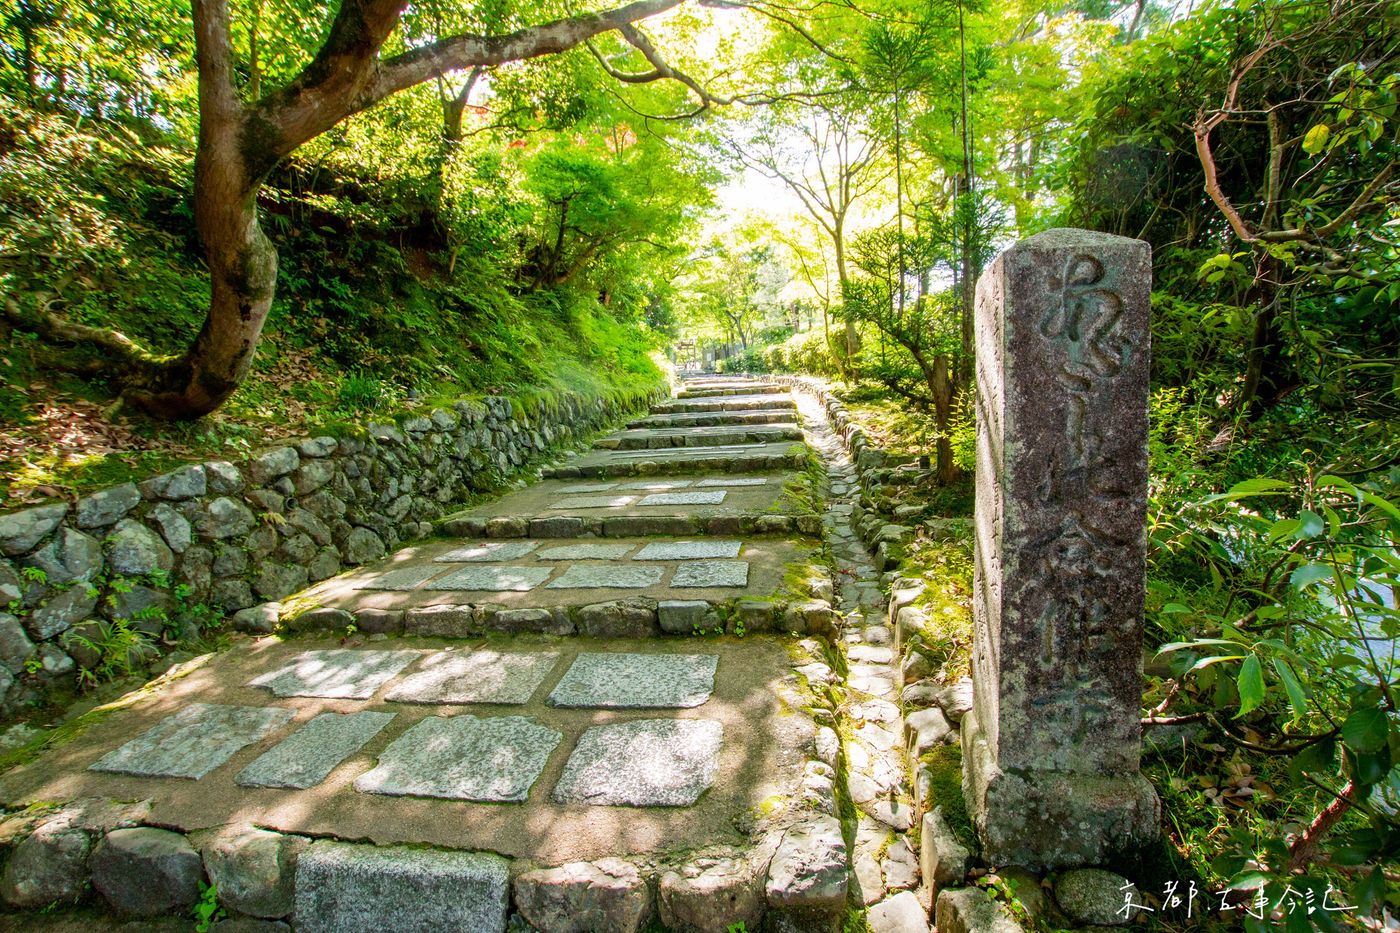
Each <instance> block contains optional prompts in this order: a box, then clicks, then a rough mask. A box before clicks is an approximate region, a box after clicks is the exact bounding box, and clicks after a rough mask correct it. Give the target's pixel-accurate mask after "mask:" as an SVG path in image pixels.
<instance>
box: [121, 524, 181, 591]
mask: <svg viewBox="0 0 1400 933" xmlns="http://www.w3.org/2000/svg"><path fill="white" fill-rule="evenodd" d="M106 548H107V565H108V566H109V567H111V569H112V570H113V572H115V573H120V574H125V575H127V576H133V577H134V576H140V575H141V574H147V573H154V572H156V571H160V572H162V573H168V572H169V571H170V570H171V569H172V568H173V567H174V566H175V555H174V553H172V552H171V550H170V548H169V546H167V545H166V543H165V542H164V541H162V540H161V539H160V536H159V535H157V534H156V533H155V532H154V531H151V529H149V528H147V527H146V526H145V525H143V524H141V523H140V522H138V521H133V520H132V519H129V518H124V519H122V520H121V521H120V522H118V523H117V527H116V528H114V529H112V533H111V535H109V536H108V538H107V541H106Z"/></svg>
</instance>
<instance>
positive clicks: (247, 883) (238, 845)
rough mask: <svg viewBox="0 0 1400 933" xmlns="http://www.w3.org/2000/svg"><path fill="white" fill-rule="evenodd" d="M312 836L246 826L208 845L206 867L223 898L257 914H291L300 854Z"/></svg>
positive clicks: (230, 904)
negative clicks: (308, 838)
mask: <svg viewBox="0 0 1400 933" xmlns="http://www.w3.org/2000/svg"><path fill="white" fill-rule="evenodd" d="M307 845H308V840H306V839H304V838H302V837H300V836H287V835H283V834H282V833H273V832H268V831H267V830H263V829H254V828H252V827H243V828H241V829H238V830H235V831H233V832H228V833H224V834H221V835H219V836H216V837H214V838H213V839H211V840H210V841H209V842H208V844H206V845H205V846H204V867H205V869H206V870H207V871H208V872H209V881H210V882H211V883H212V884H213V885H214V886H215V887H217V888H218V890H219V903H220V904H223V905H224V906H225V907H227V908H229V909H230V910H236V911H238V912H239V913H244V914H249V915H251V916H254V917H264V918H276V917H285V916H287V915H288V914H290V913H291V912H292V891H293V882H294V880H295V877H296V865H297V858H298V857H299V856H300V855H301V853H302V852H303V851H304V850H305V849H306V847H307Z"/></svg>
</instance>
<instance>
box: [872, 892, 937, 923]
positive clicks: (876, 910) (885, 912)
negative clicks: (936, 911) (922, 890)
mask: <svg viewBox="0 0 1400 933" xmlns="http://www.w3.org/2000/svg"><path fill="white" fill-rule="evenodd" d="M865 923H866V925H867V926H869V927H870V933H928V913H927V912H926V911H925V910H924V908H923V906H922V905H921V904H920V903H919V899H918V898H917V897H915V896H914V893H913V892H912V891H901V892H899V893H898V894H896V895H895V896H894V897H891V898H887V899H885V900H883V901H881V902H880V903H878V904H876V905H875V906H874V907H871V908H870V911H869V912H868V913H867V914H866V915H865Z"/></svg>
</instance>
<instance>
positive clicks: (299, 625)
mask: <svg viewBox="0 0 1400 933" xmlns="http://www.w3.org/2000/svg"><path fill="white" fill-rule="evenodd" d="M283 621H284V622H286V623H287V627H288V628H290V629H291V630H292V631H294V632H316V631H320V632H334V631H337V630H340V631H344V630H345V629H346V628H347V627H349V626H351V625H354V624H355V614H354V613H353V612H351V611H350V610H348V609H335V608H333V607H331V606H317V607H316V608H314V609H308V610H306V611H305V612H302V613H298V614H297V615H295V616H293V617H291V618H288V619H284V620H283Z"/></svg>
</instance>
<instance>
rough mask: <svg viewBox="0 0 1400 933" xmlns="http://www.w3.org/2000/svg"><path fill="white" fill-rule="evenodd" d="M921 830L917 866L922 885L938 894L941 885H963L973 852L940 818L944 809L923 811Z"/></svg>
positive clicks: (944, 886) (937, 808)
mask: <svg viewBox="0 0 1400 933" xmlns="http://www.w3.org/2000/svg"><path fill="white" fill-rule="evenodd" d="M921 829H922V832H921V834H920V836H919V869H920V872H921V873H922V874H923V878H924V886H925V887H926V888H928V889H929V890H930V891H932V892H933V893H935V894H937V893H938V892H939V891H941V890H943V889H944V888H948V887H952V886H954V885H959V884H962V883H963V879H964V878H966V877H967V872H968V869H969V868H971V867H972V853H971V852H969V851H967V847H966V846H964V845H963V844H962V843H960V842H958V837H957V835H955V834H954V832H953V829H952V827H950V826H949V825H948V821H947V820H946V819H944V818H943V808H942V807H934V808H933V810H932V811H930V812H928V813H925V814H924V821H923V826H922V827H921Z"/></svg>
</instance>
